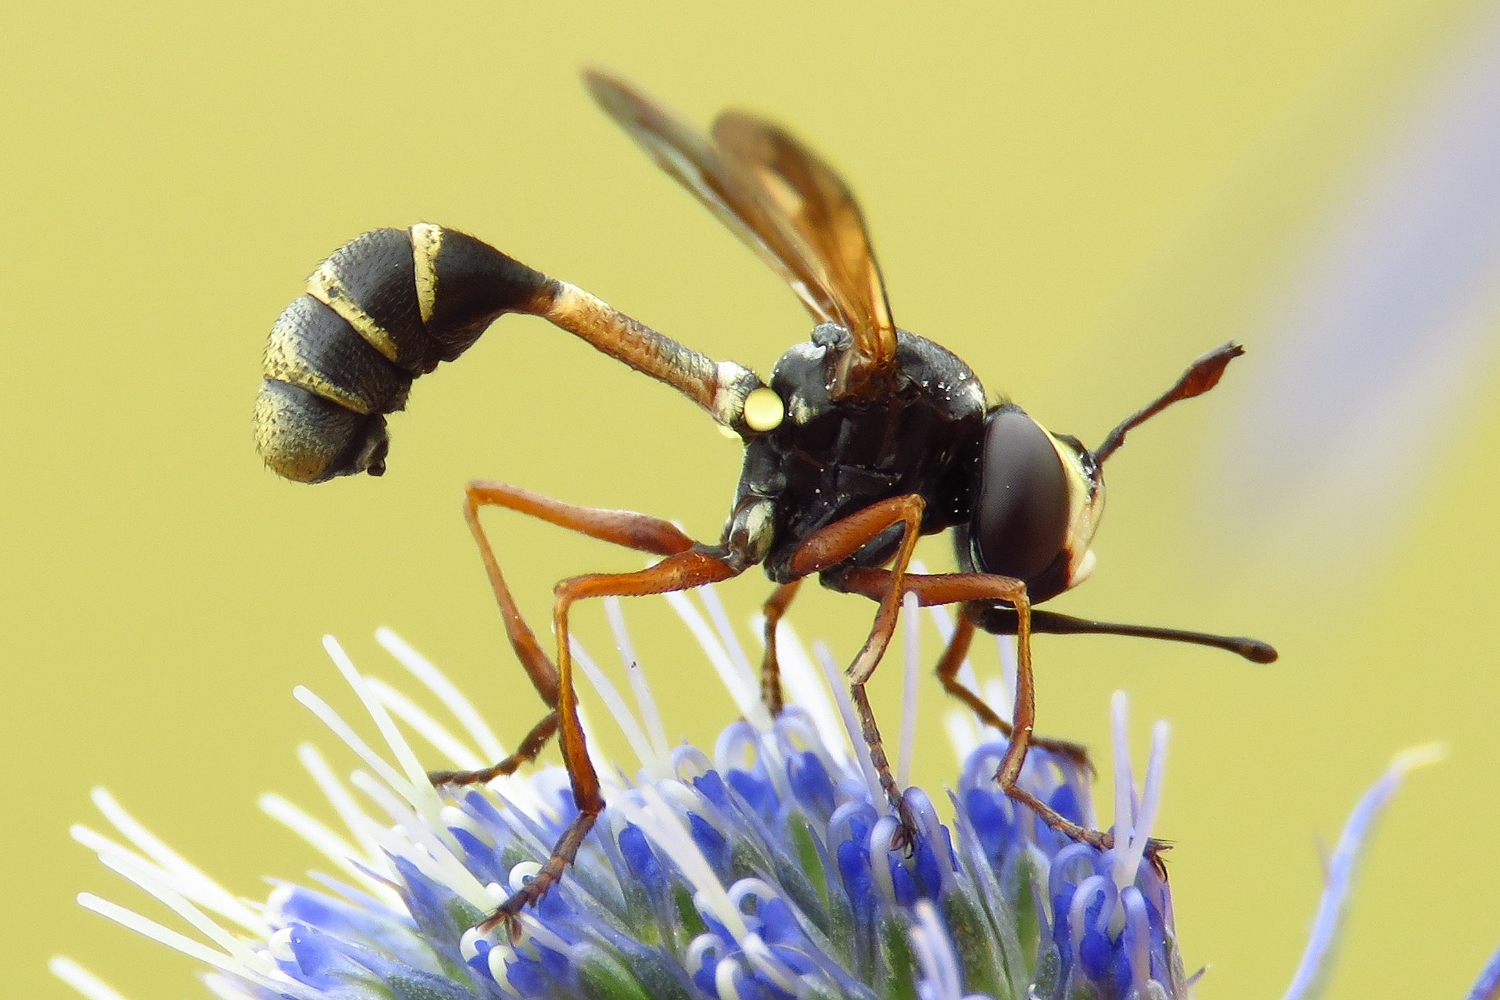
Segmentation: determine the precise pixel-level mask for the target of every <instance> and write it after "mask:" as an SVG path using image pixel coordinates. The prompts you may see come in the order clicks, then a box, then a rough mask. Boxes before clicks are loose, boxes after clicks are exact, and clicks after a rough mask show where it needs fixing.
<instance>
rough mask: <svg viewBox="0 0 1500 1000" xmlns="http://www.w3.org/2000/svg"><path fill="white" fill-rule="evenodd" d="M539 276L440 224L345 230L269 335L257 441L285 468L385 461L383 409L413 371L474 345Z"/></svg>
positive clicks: (392, 405)
mask: <svg viewBox="0 0 1500 1000" xmlns="http://www.w3.org/2000/svg"><path fill="white" fill-rule="evenodd" d="M545 282H546V278H545V276H544V275H541V274H539V273H538V272H536V271H533V270H532V269H531V268H529V267H526V266H525V265H522V264H518V263H517V262H516V261H514V260H511V259H510V258H509V257H507V256H505V255H504V254H502V253H500V252H499V251H497V250H495V249H494V248H493V247H491V246H489V245H487V244H485V243H481V242H480V241H479V240H476V239H474V238H473V237H470V236H466V235H464V234H463V233H459V232H455V231H453V230H449V229H441V228H439V227H438V226H432V225H427V224H418V225H415V226H412V227H411V228H410V229H405V230H401V229H377V230H375V231H374V232H369V233H365V234H364V235H362V236H359V237H356V238H355V239H353V240H350V241H349V242H348V243H346V244H344V245H343V246H342V247H340V248H339V249H338V250H337V251H336V252H334V254H333V255H332V256H331V257H329V258H328V259H327V260H326V261H324V262H323V264H322V266H320V267H319V268H318V269H317V271H315V272H313V275H312V277H311V278H309V279H308V280H307V292H306V294H304V295H302V296H301V297H300V298H298V299H297V300H296V301H295V302H293V303H292V304H291V305H290V306H287V308H286V310H285V311H284V312H282V314H281V317H280V318H279V319H277V320H276V325H275V326H274V327H272V328H271V338H270V341H269V343H267V345H266V354H265V363H264V374H265V383H264V384H263V385H262V386H261V390H260V398H259V399H258V400H257V401H256V405H255V441H256V445H257V446H258V447H259V448H260V453H261V456H262V457H263V458H264V459H265V461H266V464H267V465H269V466H270V467H271V468H272V469H274V470H276V472H278V473H279V474H281V475H283V476H285V477H286V478H288V479H295V480H297V481H299V482H304V483H316V482H322V481H323V480H326V479H332V478H334V477H335V476H346V475H352V474H354V473H359V472H368V473H370V474H371V475H374V476H378V475H380V474H381V473H383V472H384V471H385V455H386V450H387V447H388V438H387V436H386V428H385V414H387V413H393V412H395V411H396V410H400V409H402V408H403V407H405V405H406V396H407V393H408V391H410V389H411V383H412V379H414V378H417V377H418V376H420V375H425V374H427V373H428V372H430V371H432V370H433V369H434V368H436V367H437V366H438V363H439V362H441V361H452V360H454V359H455V358H457V357H458V356H459V355H460V354H462V353H463V352H464V351H466V350H468V349H469V347H470V346H472V345H473V343H474V341H475V340H477V339H479V335H480V334H481V333H483V332H484V330H485V328H486V327H488V326H489V325H490V323H492V322H494V320H495V318H496V317H497V316H499V315H500V314H501V313H503V312H506V311H509V310H514V309H517V308H519V307H520V306H522V305H524V304H525V303H526V302H528V301H530V299H531V298H532V297H533V296H534V295H536V293H537V291H538V290H539V289H540V288H541V287H543V285H544V284H545Z"/></svg>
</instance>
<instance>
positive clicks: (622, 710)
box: [568, 636, 658, 776]
mask: <svg viewBox="0 0 1500 1000" xmlns="http://www.w3.org/2000/svg"><path fill="white" fill-rule="evenodd" d="M568 648H569V649H571V650H572V651H573V662H574V663H576V664H577V665H578V668H579V669H580V670H582V671H583V676H584V677H587V678H588V681H589V683H590V684H592V685H593V686H594V690H595V691H597V692H598V693H599V700H600V701H602V702H604V707H605V708H608V709H609V714H610V715H612V716H614V720H615V725H617V726H619V727H620V732H621V733H623V734H624V735H625V742H627V743H629V744H630V749H631V750H632V751H633V752H634V753H635V756H636V759H637V760H639V761H640V762H641V767H643V768H645V769H646V770H647V772H648V773H651V774H653V776H654V775H655V772H656V771H657V770H658V768H657V767H656V761H657V754H656V752H655V750H653V749H652V746H651V741H650V740H648V739H647V738H646V733H645V730H643V729H641V725H640V723H639V722H637V721H636V718H635V715H634V714H633V713H632V712H631V711H630V706H628V705H626V704H625V699H624V698H622V697H621V696H620V691H619V689H618V688H616V687H615V686H614V684H613V683H612V682H611V681H610V679H609V678H608V677H606V676H605V675H604V671H603V670H600V669H599V665H598V664H597V663H595V662H594V658H593V657H591V656H589V654H588V652H587V651H586V650H584V648H583V645H582V643H580V642H579V641H578V639H577V637H576V636H568ZM596 765H597V762H596ZM601 773H603V772H601Z"/></svg>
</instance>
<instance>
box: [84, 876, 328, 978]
mask: <svg viewBox="0 0 1500 1000" xmlns="http://www.w3.org/2000/svg"><path fill="white" fill-rule="evenodd" d="M78 905H79V906H81V907H83V908H84V909H85V910H92V911H94V912H95V913H97V914H99V915H100V916H102V917H108V918H109V919H110V920H113V921H114V922H115V923H117V924H119V925H120V926H122V927H128V928H130V929H131V930H133V931H135V932H136V933H137V934H141V935H144V936H145V937H148V938H150V939H151V940H153V941H157V942H159V943H161V944H164V945H166V946H167V947H168V948H171V949H173V950H175V951H180V952H182V953H183V954H184V955H186V956H188V957H189V958H193V959H197V960H198V961H200V962H202V963H204V964H205V965H209V966H212V967H213V968H215V969H219V970H221V971H223V972H228V973H230V974H231V975H236V976H241V977H243V978H245V979H249V980H251V981H252V982H256V983H260V984H262V985H265V986H268V987H272V988H274V989H275V990H276V991H277V992H282V993H287V994H289V995H291V996H294V997H299V998H304V1000H314V992H313V991H312V990H310V989H307V988H306V987H304V986H302V984H300V983H296V982H294V981H292V980H290V979H288V978H287V977H285V976H282V975H280V974H278V975H277V976H276V977H275V979H274V980H272V979H270V978H268V977H266V976H262V975H260V974H259V973H258V972H256V971H255V970H253V969H249V968H246V967H245V966H244V965H243V964H241V963H240V962H237V961H235V960H234V959H233V958H231V957H230V956H228V955H223V954H220V953H219V952H217V951H214V950H213V949H212V948H210V947H208V946H207V945H205V944H200V943H199V942H197V941H194V940H193V939H192V938H190V937H188V936H187V935H185V934H179V933H178V932H177V931H174V930H172V929H171V928H169V927H163V926H162V925H161V924H159V923H157V922H156V921H154V920H149V919H147V918H146V917H143V916H141V915H140V914H139V913H136V912H135V911H134V910H127V909H125V907H123V906H120V905H118V904H116V903H111V902H110V901H109V900H107V899H101V898H99V897H98V896H96V895H94V894H93V893H91V892H80V893H79V894H78Z"/></svg>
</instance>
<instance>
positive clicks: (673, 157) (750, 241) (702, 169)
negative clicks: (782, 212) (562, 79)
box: [583, 69, 842, 323]
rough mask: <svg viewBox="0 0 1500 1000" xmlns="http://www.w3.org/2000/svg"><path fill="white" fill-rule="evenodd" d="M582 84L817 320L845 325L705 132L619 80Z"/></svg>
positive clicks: (592, 73)
mask: <svg viewBox="0 0 1500 1000" xmlns="http://www.w3.org/2000/svg"><path fill="white" fill-rule="evenodd" d="M583 78H584V81H585V82H586V83H587V84H588V88H589V91H590V92H591V93H592V94H593V95H594V100H595V101H597V102H598V104H599V106H600V107H601V108H603V109H604V111H605V112H606V113H607V114H608V115H609V116H610V117H611V118H613V119H614V120H615V121H616V122H617V123H618V124H619V125H620V127H621V128H623V129H625V131H626V132H628V133H630V137H631V138H632V139H634V140H635V141H636V142H637V143H639V144H640V145H641V147H642V148H643V149H645V150H646V152H647V153H648V154H649V155H650V156H651V159H652V160H654V161H656V165H657V166H659V167H661V168H662V169H663V170H665V171H666V172H667V173H669V174H671V175H672V176H673V177H674V178H676V180H677V182H678V183H680V184H681V185H682V186H683V187H685V188H687V189H688V190H689V191H691V192H692V193H693V194H694V195H696V196H697V198H698V200H699V201H701V202H702V203H703V204H704V205H705V206H706V207H707V208H708V209H709V211H711V212H713V213H714V215H715V216H717V217H718V219H719V221H720V222H722V223H724V225H726V226H728V227H729V229H730V230H731V231H733V232H734V234H735V235H736V236H738V237H739V238H740V239H741V240H743V241H744V243H745V244H746V245H747V246H748V247H750V249H751V250H754V251H755V253H756V255H757V256H758V257H760V259H761V260H763V261H765V263H766V264H767V265H768V266H769V267H770V268H771V270H773V271H775V272H776V273H777V274H779V275H780V276H781V277H782V279H783V280H784V281H786V283H787V284H788V285H790V286H791V288H792V291H794V292H796V293H797V297H798V298H800V299H801V300H802V303H803V305H805V306H807V310H808V312H810V313H812V315H813V318H814V319H816V320H817V321H819V322H820V323H837V322H842V317H841V316H840V315H839V312H838V309H837V307H836V305H835V304H834V300H833V298H832V296H830V295H829V294H828V290H827V286H828V278H827V276H826V275H824V274H822V273H821V272H820V270H819V269H818V268H817V267H816V264H815V261H814V260H813V258H812V257H811V255H810V254H809V253H807V252H806V251H805V250H804V249H803V248H800V247H797V246H795V245H794V244H793V242H792V241H793V240H794V239H795V236H794V235H793V234H791V233H790V232H789V230H788V227H787V226H785V225H784V224H780V225H779V224H778V223H777V220H775V219H774V218H772V215H771V212H772V209H771V208H770V207H769V206H768V205H766V204H765V203H764V202H763V201H762V199H761V198H760V197H759V196H758V194H757V193H756V191H755V189H754V187H753V186H752V184H751V183H750V182H748V180H747V179H746V178H744V177H741V176H736V175H735V174H733V173H732V172H731V171H730V168H729V166H728V165H727V164H725V162H724V160H723V158H722V157H721V156H720V155H719V152H718V150H716V149H714V147H713V145H712V144H710V143H709V141H708V139H707V138H706V137H705V136H704V135H703V134H702V133H700V132H699V131H698V130H697V129H695V128H693V126H691V125H689V124H688V123H687V122H685V121H683V120H682V119H681V118H679V117H677V116H676V115H675V114H673V113H672V112H670V111H668V110H667V109H666V108H664V107H662V106H661V105H659V104H657V103H656V102H654V101H652V100H650V99H649V98H647V97H646V96H645V95H644V94H641V93H640V92H639V91H637V90H635V89H634V88H632V87H631V86H630V85H628V84H626V83H625V82H624V81H622V80H618V79H616V78H614V77H612V76H609V75H607V74H604V73H601V72H599V71H598V70H593V69H587V70H584V73H583Z"/></svg>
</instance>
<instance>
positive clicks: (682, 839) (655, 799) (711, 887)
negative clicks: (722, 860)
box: [620, 785, 749, 941]
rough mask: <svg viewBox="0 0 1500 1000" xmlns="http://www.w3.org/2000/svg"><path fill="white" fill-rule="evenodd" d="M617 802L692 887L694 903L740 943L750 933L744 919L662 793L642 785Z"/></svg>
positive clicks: (649, 786) (626, 815)
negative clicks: (709, 914)
mask: <svg viewBox="0 0 1500 1000" xmlns="http://www.w3.org/2000/svg"><path fill="white" fill-rule="evenodd" d="M643 800H644V804H643ZM620 803H621V808H622V809H623V810H624V812H625V817H626V818H627V819H628V820H630V822H632V823H634V824H635V825H636V826H638V827H640V828H641V829H642V830H643V831H644V832H645V834H646V836H648V837H650V838H651V839H652V840H654V841H656V843H657V845H658V846H660V847H661V849H662V852H663V853H664V854H665V855H666V856H667V857H669V858H671V859H672V863H673V864H675V865H676V866H677V868H678V870H679V871H681V872H682V874H683V877H684V878H686V879H687V880H688V882H690V883H691V884H692V886H693V890H694V894H693V899H694V901H695V902H696V903H697V904H698V905H700V906H702V907H703V908H704V909H706V910H708V912H709V913H711V914H713V916H714V918H715V919H716V920H718V921H719V923H721V924H723V925H724V926H725V927H726V928H727V929H728V930H729V933H730V934H733V935H734V939H735V940H736V941H743V940H744V937H745V935H746V934H747V933H749V929H748V928H747V927H746V926H745V921H744V918H743V917H741V916H740V912H739V910H737V909H735V907H734V905H733V904H732V903H730V901H729V895H728V893H726V892H725V891H724V886H723V885H721V884H720V883H719V876H718V875H717V874H716V873H715V872H714V869H713V866H712V865H710V864H709V863H708V859H707V858H705V857H704V856H703V852H702V851H701V850H699V849H698V843H697V841H695V840H693V837H692V834H690V833H689V832H688V831H687V829H686V828H684V827H683V825H682V823H681V821H680V820H678V819H677V817H676V815H675V814H674V813H673V811H672V809H671V807H670V806H668V805H667V803H666V801H665V800H663V799H662V797H661V794H660V793H659V792H657V790H656V789H655V788H654V787H652V786H651V785H643V786H641V788H640V789H639V798H637V797H636V796H634V795H624V796H621V798H620Z"/></svg>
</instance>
